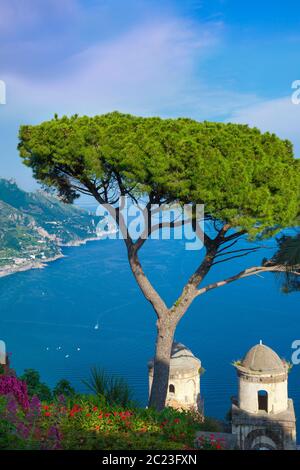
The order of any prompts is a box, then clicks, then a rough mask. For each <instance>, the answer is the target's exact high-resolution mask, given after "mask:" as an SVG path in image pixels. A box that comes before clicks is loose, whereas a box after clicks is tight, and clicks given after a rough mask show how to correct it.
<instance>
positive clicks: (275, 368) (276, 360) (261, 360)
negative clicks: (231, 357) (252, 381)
mask: <svg viewBox="0 0 300 470" xmlns="http://www.w3.org/2000/svg"><path fill="white" fill-rule="evenodd" d="M241 366H242V368H243V369H248V370H249V371H252V372H260V373H263V372H265V373H279V374H280V373H283V372H285V371H286V367H285V364H284V362H283V361H282V360H281V359H280V357H279V356H278V354H276V352H275V351H273V349H271V348H269V347H268V346H266V345H265V344H257V345H256V346H253V348H251V349H250V351H248V352H247V354H246V356H245V357H244V359H243V360H242V363H241Z"/></svg>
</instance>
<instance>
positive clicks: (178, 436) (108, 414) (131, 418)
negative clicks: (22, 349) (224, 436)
mask: <svg viewBox="0 0 300 470" xmlns="http://www.w3.org/2000/svg"><path fill="white" fill-rule="evenodd" d="M219 430H220V427H219V425H218V423H217V422H215V421H214V420H211V419H210V418H206V419H205V420H204V422H203V419H202V418H201V416H200V415H198V414H197V413H191V412H179V411H177V410H174V409H172V408H166V409H165V410H164V411H162V412H161V413H159V412H157V411H155V410H154V409H144V408H138V407H135V406H132V407H129V408H123V407H121V406H119V405H114V406H109V405H107V404H103V401H102V400H101V399H99V397H96V396H93V397H87V396H84V395H80V396H78V397H77V401H76V402H73V403H71V402H70V403H67V404H65V405H63V404H62V403H61V402H59V401H57V402H54V403H51V402H48V403H44V404H43V405H42V406H40V404H39V403H37V402H36V403H35V405H33V404H31V408H30V411H29V413H26V412H24V410H22V409H15V408H14V406H12V405H9V404H8V401H7V400H6V399H2V398H1V397H0V449H3V450H4V449H6V450H7V449H11V450H12V449H76V450H79V449H81V450H130V449H131V450H132V449H135V450H138V449H149V450H150V449H153V450H167V449H174V450H176V449H178V450H180V449H193V448H195V446H197V443H196V441H195V436H196V432H198V431H209V432H212V433H213V432H216V431H219Z"/></svg>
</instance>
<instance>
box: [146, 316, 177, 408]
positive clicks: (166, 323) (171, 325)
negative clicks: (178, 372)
mask: <svg viewBox="0 0 300 470" xmlns="http://www.w3.org/2000/svg"><path fill="white" fill-rule="evenodd" d="M175 329H176V321H174V319H173V320H172V321H170V319H169V318H160V319H159V320H158V321H157V337H156V350H155V357H154V371H153V372H154V375H153V382H152V387H151V393H150V399H149V406H150V407H153V408H155V409H156V410H158V411H161V410H163V409H164V407H165V403H166V398H167V393H168V384H169V371H170V356H171V350H172V344H173V339H174V333H175Z"/></svg>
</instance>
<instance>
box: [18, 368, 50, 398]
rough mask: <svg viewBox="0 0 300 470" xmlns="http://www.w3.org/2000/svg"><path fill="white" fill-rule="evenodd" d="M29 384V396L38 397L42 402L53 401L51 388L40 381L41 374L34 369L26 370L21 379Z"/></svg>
mask: <svg viewBox="0 0 300 470" xmlns="http://www.w3.org/2000/svg"><path fill="white" fill-rule="evenodd" d="M20 379H21V380H23V381H25V382H26V383H27V390H28V395H29V396H30V397H32V396H33V395H36V396H38V397H39V399H40V400H42V401H51V400H52V393H51V390H50V388H49V387H48V386H47V385H46V384H45V383H43V382H41V381H40V374H39V372H37V371H36V370H34V369H25V371H24V374H23V375H22V376H21V377H20Z"/></svg>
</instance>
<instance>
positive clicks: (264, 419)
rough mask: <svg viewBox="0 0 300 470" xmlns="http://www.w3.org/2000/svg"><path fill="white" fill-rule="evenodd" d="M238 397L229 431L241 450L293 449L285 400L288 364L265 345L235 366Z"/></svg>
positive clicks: (289, 410) (292, 426)
mask: <svg viewBox="0 0 300 470" xmlns="http://www.w3.org/2000/svg"><path fill="white" fill-rule="evenodd" d="M235 367H236V370H237V375H238V385H239V388H238V397H237V399H233V405H232V432H233V433H234V434H237V436H238V443H239V447H240V448H241V449H262V448H264V449H294V448H295V446H296V428H295V413H294V407H293V401H292V400H290V399H289V398H288V365H287V363H286V362H285V361H283V360H282V359H280V357H279V356H278V355H277V354H276V353H275V352H274V351H273V350H272V349H271V348H269V347H268V346H265V345H264V344H262V342H261V343H260V344H257V345H256V346H254V347H253V348H251V349H250V351H249V352H248V353H247V354H246V356H245V357H244V359H243V360H242V361H241V362H239V363H236V364H235Z"/></svg>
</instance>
